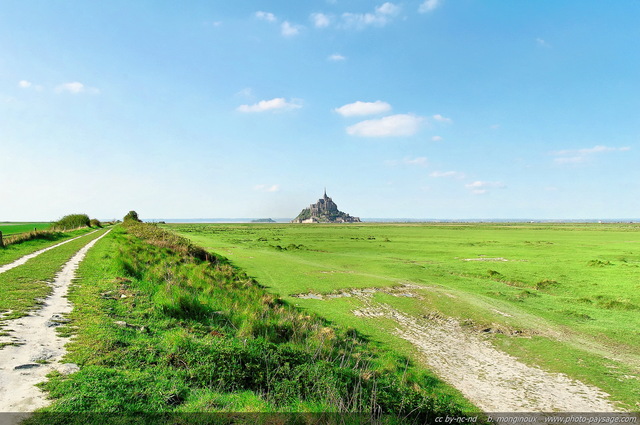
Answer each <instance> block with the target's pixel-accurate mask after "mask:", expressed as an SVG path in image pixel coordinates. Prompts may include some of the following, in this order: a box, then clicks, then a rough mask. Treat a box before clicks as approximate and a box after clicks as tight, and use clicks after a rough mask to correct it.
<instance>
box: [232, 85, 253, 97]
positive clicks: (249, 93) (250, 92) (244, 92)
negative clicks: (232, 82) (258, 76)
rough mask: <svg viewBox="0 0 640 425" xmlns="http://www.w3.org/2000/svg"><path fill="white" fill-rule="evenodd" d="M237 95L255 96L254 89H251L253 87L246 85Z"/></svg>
mask: <svg viewBox="0 0 640 425" xmlns="http://www.w3.org/2000/svg"><path fill="white" fill-rule="evenodd" d="M236 96H241V97H252V96H253V90H252V89H251V87H245V88H243V89H242V90H240V91H239V92H238V93H236Z"/></svg>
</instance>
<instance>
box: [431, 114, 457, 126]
mask: <svg viewBox="0 0 640 425" xmlns="http://www.w3.org/2000/svg"><path fill="white" fill-rule="evenodd" d="M432 118H433V119H434V120H436V121H438V122H441V123H445V124H451V123H452V122H453V120H452V119H451V118H447V117H443V116H442V115H440V114H435V115H434V116H433V117H432Z"/></svg>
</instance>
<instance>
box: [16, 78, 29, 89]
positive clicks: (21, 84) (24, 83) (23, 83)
mask: <svg viewBox="0 0 640 425" xmlns="http://www.w3.org/2000/svg"><path fill="white" fill-rule="evenodd" d="M31 86H32V84H31V81H27V80H21V81H20V82H18V87H20V88H22V89H28V88H29V87H31Z"/></svg>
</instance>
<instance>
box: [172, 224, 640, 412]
mask: <svg viewBox="0 0 640 425" xmlns="http://www.w3.org/2000/svg"><path fill="white" fill-rule="evenodd" d="M168 227H170V228H171V229H172V230H174V231H177V232H178V233H180V234H182V235H184V236H187V237H188V238H190V239H192V240H193V241H194V242H195V243H197V244H198V245H201V246H204V247H205V248H207V249H210V250H211V251H214V252H217V253H219V254H221V255H224V256H226V257H228V258H229V259H230V260H231V261H232V262H233V264H235V265H237V266H239V267H241V268H242V269H244V270H245V271H246V272H247V273H248V274H249V275H251V276H253V277H255V278H256V279H257V280H258V281H259V282H260V283H261V284H263V285H265V286H267V287H268V288H269V289H270V290H271V291H273V292H275V293H278V294H280V295H282V296H283V297H284V298H285V299H286V300H288V301H289V302H291V303H294V304H297V305H300V306H301V307H303V308H308V309H310V310H312V311H314V312H318V313H320V314H322V315H323V316H325V317H327V318H329V319H330V320H333V321H336V322H338V323H343V324H351V325H353V326H356V327H357V329H359V330H360V331H362V332H365V333H367V334H369V335H371V336H373V337H374V338H376V339H379V340H381V341H382V340H391V341H393V342H392V343H393V344H394V345H395V346H396V348H397V349H398V350H399V351H402V352H404V353H405V354H406V353H410V352H411V351H412V348H411V347H410V345H409V344H408V343H406V342H405V341H402V340H400V339H399V338H395V337H393V336H390V335H389V334H388V333H385V332H387V331H388V328H389V326H390V325H389V324H385V323H383V321H378V322H379V323H375V322H376V321H375V320H367V319H362V318H355V317H354V316H353V315H352V314H351V311H352V310H354V309H355V308H357V307H358V302H357V301H356V300H354V299H344V298H336V299H332V300H317V299H301V298H297V297H293V295H296V294H306V293H316V294H330V293H335V292H340V291H341V290H344V289H348V288H372V287H393V286H397V285H401V284H413V285H417V286H419V287H420V289H416V290H415V291H416V293H418V294H420V295H421V299H420V300H418V299H416V298H409V297H406V298H403V297H392V296H389V295H387V294H384V293H382V292H380V293H378V294H376V295H375V297H376V299H377V300H379V301H384V302H385V303H387V304H389V305H392V306H393V307H394V308H396V309H398V310H400V311H403V312H405V313H408V314H412V315H415V316H420V315H427V314H430V313H433V312H438V313H439V314H442V315H445V316H447V317H453V318H457V319H459V320H460V321H461V322H464V323H465V324H468V326H469V328H470V329H472V330H475V331H477V332H482V331H485V333H488V334H489V337H490V340H491V342H492V343H493V344H494V345H495V346H497V347H499V348H500V349H502V350H504V351H506V352H508V353H510V354H512V355H514V356H517V357H518V358H520V359H521V360H522V361H523V362H525V363H528V364H534V365H540V366H542V367H544V368H545V369H547V370H550V371H552V372H562V373H565V374H567V375H569V376H571V377H574V378H577V379H580V380H582V381H583V382H585V383H590V384H592V385H596V386H598V387H600V388H602V389H603V390H605V391H607V392H608V393H610V394H611V395H612V397H613V398H614V399H615V400H617V401H619V402H620V403H621V405H622V406H625V407H627V408H635V409H637V408H638V404H636V403H637V400H639V399H640V381H639V379H638V376H639V375H640V349H639V348H638V347H640V291H639V289H640V281H639V279H638V276H639V273H640V227H639V226H638V225H632V224H359V225H289V224H276V225H271V224H269V225H267V224H258V225H256V224H254V225H251V224H207V225H198V224H183V225H169V226H168ZM487 331H489V332H487Z"/></svg>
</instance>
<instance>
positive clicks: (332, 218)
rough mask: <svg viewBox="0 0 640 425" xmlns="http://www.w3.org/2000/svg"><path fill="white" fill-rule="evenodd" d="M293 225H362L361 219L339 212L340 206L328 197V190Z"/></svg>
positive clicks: (293, 221) (295, 219)
mask: <svg viewBox="0 0 640 425" xmlns="http://www.w3.org/2000/svg"><path fill="white" fill-rule="evenodd" d="M291 222H292V223H360V218H358V217H352V216H350V215H349V214H347V213H344V212H342V211H340V210H338V206H337V205H336V203H335V202H333V200H332V199H331V198H329V197H328V196H327V189H325V190H324V196H323V197H322V198H320V199H319V200H318V202H316V203H315V204H311V205H309V208H305V209H303V210H302V211H301V212H300V214H298V216H297V217H296V218H294V219H293V220H291Z"/></svg>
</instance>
